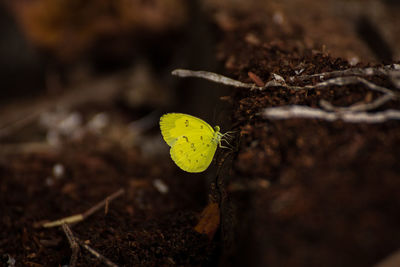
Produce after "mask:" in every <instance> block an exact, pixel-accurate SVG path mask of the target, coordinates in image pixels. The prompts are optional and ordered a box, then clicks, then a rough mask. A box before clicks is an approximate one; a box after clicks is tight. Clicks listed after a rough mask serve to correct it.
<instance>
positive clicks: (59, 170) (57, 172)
mask: <svg viewBox="0 0 400 267" xmlns="http://www.w3.org/2000/svg"><path fill="white" fill-rule="evenodd" d="M64 173H65V169H64V165H62V164H61V163H57V164H56V165H54V166H53V175H54V178H56V179H60V178H62V177H63V176H64Z"/></svg>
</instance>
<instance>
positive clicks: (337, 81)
mask: <svg viewBox="0 0 400 267" xmlns="http://www.w3.org/2000/svg"><path fill="white" fill-rule="evenodd" d="M357 83H361V84H364V85H365V86H366V87H368V88H369V89H371V90H373V91H378V92H381V93H384V94H390V95H395V93H394V92H393V91H392V90H390V89H388V88H385V87H382V86H380V85H376V84H374V83H372V82H370V81H368V80H366V79H364V78H361V77H357V76H348V77H339V78H332V79H329V80H327V81H324V82H320V83H317V84H315V85H306V86H290V87H292V88H293V89H296V90H302V89H320V88H324V87H327V86H330V85H338V86H343V85H349V84H357Z"/></svg>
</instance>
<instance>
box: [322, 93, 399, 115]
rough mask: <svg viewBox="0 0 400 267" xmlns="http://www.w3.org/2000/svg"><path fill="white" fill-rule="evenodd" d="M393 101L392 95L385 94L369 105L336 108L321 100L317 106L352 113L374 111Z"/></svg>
mask: <svg viewBox="0 0 400 267" xmlns="http://www.w3.org/2000/svg"><path fill="white" fill-rule="evenodd" d="M393 99H394V96H393V95H389V94H386V95H382V96H380V97H378V98H377V99H375V100H374V101H372V102H371V103H356V104H353V105H351V106H349V107H337V106H334V105H332V104H331V103H329V102H328V101H326V100H323V99H322V100H320V102H319V105H320V106H321V107H322V108H323V109H325V110H327V111H353V112H355V111H368V110H373V109H376V108H378V107H380V106H382V105H383V104H385V103H386V102H389V101H391V100H393Z"/></svg>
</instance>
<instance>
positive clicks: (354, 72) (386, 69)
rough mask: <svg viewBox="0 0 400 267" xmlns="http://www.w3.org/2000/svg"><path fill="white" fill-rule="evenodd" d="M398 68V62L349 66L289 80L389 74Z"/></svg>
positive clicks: (399, 68) (292, 77)
mask: <svg viewBox="0 0 400 267" xmlns="http://www.w3.org/2000/svg"><path fill="white" fill-rule="evenodd" d="M398 70H400V65H399V64H391V65H386V66H383V67H380V68H379V67H378V68H372V67H369V68H349V69H345V70H335V71H330V72H322V73H316V74H310V75H300V76H291V77H289V80H290V81H295V80H300V81H304V80H309V79H311V78H314V77H317V78H320V79H329V78H336V77H343V76H373V75H386V76H389V75H390V73H391V72H392V71H398Z"/></svg>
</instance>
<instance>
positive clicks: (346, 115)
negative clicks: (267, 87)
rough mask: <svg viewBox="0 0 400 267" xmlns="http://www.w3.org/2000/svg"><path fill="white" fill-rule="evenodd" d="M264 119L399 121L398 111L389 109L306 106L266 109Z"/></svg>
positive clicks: (263, 114)
mask: <svg viewBox="0 0 400 267" xmlns="http://www.w3.org/2000/svg"><path fill="white" fill-rule="evenodd" d="M262 116H263V117H264V118H266V119H294V118H303V119H322V120H326V121H335V120H343V121H345V122H351V123H362V122H364V123H381V122H385V121H387V120H400V111H398V110H393V109H389V110H386V111H382V112H377V113H367V112H328V111H324V110H322V109H318V108H311V107H307V106H298V105H292V106H283V107H273V108H266V109H264V110H263V112H262Z"/></svg>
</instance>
